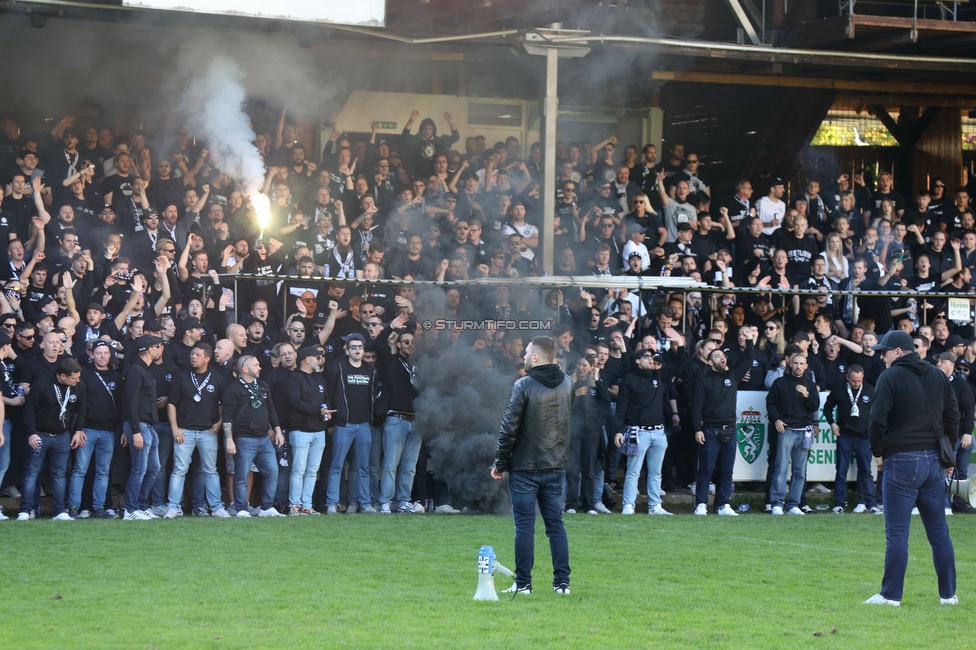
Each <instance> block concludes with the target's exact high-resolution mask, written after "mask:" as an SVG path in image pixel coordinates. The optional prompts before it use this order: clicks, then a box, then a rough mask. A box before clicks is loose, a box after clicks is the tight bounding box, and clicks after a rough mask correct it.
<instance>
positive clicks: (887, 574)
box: [865, 330, 959, 607]
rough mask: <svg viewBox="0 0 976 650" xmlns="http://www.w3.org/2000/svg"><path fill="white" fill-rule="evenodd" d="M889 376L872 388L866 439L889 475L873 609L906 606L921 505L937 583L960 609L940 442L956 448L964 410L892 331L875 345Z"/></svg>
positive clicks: (908, 340)
mask: <svg viewBox="0 0 976 650" xmlns="http://www.w3.org/2000/svg"><path fill="white" fill-rule="evenodd" d="M873 349H874V350H877V351H879V352H881V353H882V354H881V358H882V359H883V360H884V362H885V364H886V365H887V366H888V369H887V370H885V371H884V372H883V373H881V377H880V379H878V384H877V386H875V389H874V405H873V406H872V407H871V423H870V424H869V425H868V437H869V438H870V440H871V452H872V453H873V454H874V456H875V458H874V461H875V463H876V464H877V465H878V469H882V467H883V468H884V478H883V479H882V481H883V483H884V506H885V511H884V514H885V537H886V538H887V540H888V545H887V548H886V549H885V568H884V578H883V579H882V581H881V591H880V592H878V593H877V594H875V595H874V596H871V597H870V598H868V599H867V600H866V601H865V604H867V605H893V606H895V607H898V606H899V605H901V597H902V592H903V591H904V586H905V570H906V569H907V568H908V530H909V527H910V526H911V521H912V508H913V507H915V506H917V507H918V512H919V514H920V515H921V519H922V525H923V526H925V534H926V535H927V536H928V539H929V544H930V545H931V546H932V559H933V560H934V562H935V573H936V575H937V576H938V579H939V597H940V602H941V604H943V605H957V604H958V603H959V599H958V598H956V558H955V552H954V551H953V548H952V540H951V539H949V527H948V525H946V518H945V479H946V476H947V475H948V474H949V473H951V472H952V468H951V467H950V468H945V467H943V466H942V465H941V463H940V462H939V446H940V444H941V438H942V436H945V437H947V438H948V439H949V442H950V443H951V444H952V445H955V443H956V438H957V437H958V435H959V407H958V404H957V402H956V396H955V394H954V393H953V391H952V387H951V386H950V384H949V380H948V378H947V377H946V376H945V375H944V374H943V373H942V372H941V371H939V369H938V368H935V367H934V366H932V365H930V364H929V363H927V362H926V361H925V360H923V359H922V358H921V357H919V356H918V353H917V352H915V351H914V344H913V342H912V337H911V336H909V335H908V334H906V333H905V332H902V331H901V330H894V331H892V332H888V333H887V334H885V335H884V338H882V339H881V341H880V342H879V343H878V344H877V345H875V346H873Z"/></svg>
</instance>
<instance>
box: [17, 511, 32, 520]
mask: <svg viewBox="0 0 976 650" xmlns="http://www.w3.org/2000/svg"><path fill="white" fill-rule="evenodd" d="M30 518H31V516H30V513H29V512H19V513H17V521H30Z"/></svg>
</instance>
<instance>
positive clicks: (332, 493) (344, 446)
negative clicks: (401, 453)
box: [325, 422, 416, 507]
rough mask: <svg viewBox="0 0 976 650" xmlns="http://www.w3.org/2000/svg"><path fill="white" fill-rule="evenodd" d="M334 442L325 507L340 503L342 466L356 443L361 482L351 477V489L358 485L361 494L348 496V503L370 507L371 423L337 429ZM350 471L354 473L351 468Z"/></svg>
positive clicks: (357, 465) (357, 464) (349, 425)
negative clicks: (356, 502)
mask: <svg viewBox="0 0 976 650" xmlns="http://www.w3.org/2000/svg"><path fill="white" fill-rule="evenodd" d="M333 441H334V442H333V447H332V464H331V466H330V467H329V488H328V492H327V493H326V500H325V505H327V506H334V505H335V504H336V503H338V502H339V482H340V480H341V479H342V465H343V463H345V460H346V456H347V455H349V448H350V447H352V446H353V444H354V443H355V445H356V451H355V457H356V467H357V472H358V477H359V480H358V481H356V480H355V479H353V477H350V480H349V489H350V490H352V486H353V485H356V484H357V483H358V484H359V494H358V495H356V494H350V495H348V501H349V502H350V503H353V502H355V501H357V500H358V501H359V503H360V505H362V506H363V507H366V506H368V505H369V504H370V503H371V502H370V497H369V455H370V452H371V451H372V446H373V434H372V432H371V431H370V426H369V422H363V423H361V424H348V425H346V426H344V427H336V428H335V436H334V437H333ZM415 464H416V463H415ZM349 469H350V471H352V467H351V466H350V468H349ZM408 498H409V495H408Z"/></svg>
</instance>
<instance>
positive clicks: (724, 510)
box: [718, 503, 739, 517]
mask: <svg viewBox="0 0 976 650" xmlns="http://www.w3.org/2000/svg"><path fill="white" fill-rule="evenodd" d="M718 514H719V515H720V516H722V517H738V516H739V513H738V512H736V511H735V510H733V509H732V506H730V505H729V504H727V503H726V504H725V505H724V506H722V507H721V508H719V510H718Z"/></svg>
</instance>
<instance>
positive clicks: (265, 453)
mask: <svg viewBox="0 0 976 650" xmlns="http://www.w3.org/2000/svg"><path fill="white" fill-rule="evenodd" d="M234 444H235V445H236V446H237V453H236V454H234V507H235V508H236V509H237V511H238V512H240V511H241V510H247V473H248V472H249V471H251V463H254V464H255V465H256V466H257V468H258V471H259V472H260V473H261V509H262V510H267V509H268V508H271V507H272V506H274V496H275V489H276V488H277V487H278V461H277V456H276V455H275V448H274V445H272V444H271V439H270V438H269V437H268V436H261V437H260V438H246V437H244V436H238V437H235V438H234Z"/></svg>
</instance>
